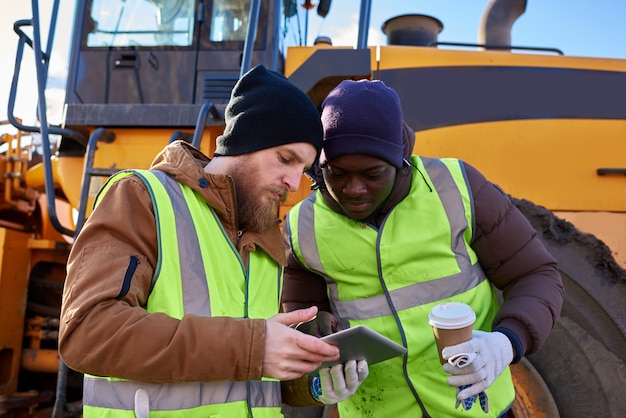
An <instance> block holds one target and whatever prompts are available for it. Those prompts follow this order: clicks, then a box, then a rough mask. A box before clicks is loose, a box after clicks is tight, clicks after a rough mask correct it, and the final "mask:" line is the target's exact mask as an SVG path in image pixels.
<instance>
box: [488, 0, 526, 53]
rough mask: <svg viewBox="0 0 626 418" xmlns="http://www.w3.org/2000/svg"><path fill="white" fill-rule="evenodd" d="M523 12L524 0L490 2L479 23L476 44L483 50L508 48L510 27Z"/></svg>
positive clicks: (495, 0)
mask: <svg viewBox="0 0 626 418" xmlns="http://www.w3.org/2000/svg"><path fill="white" fill-rule="evenodd" d="M525 11H526V0H492V1H491V2H490V3H489V5H488V6H487V8H486V9H485V12H484V13H483V16H482V19H481V21H480V26H479V28H478V43H479V44H481V45H485V47H484V49H506V47H510V46H511V27H512V26H513V23H515V21H516V20H517V18H518V17H520V16H521V15H522V14H523V13H524V12H525ZM490 47H491V48H490ZM503 47H504V48H503Z"/></svg>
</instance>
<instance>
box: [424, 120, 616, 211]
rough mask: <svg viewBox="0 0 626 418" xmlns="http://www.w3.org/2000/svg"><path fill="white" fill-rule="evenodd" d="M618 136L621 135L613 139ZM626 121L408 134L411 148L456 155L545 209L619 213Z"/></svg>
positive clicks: (513, 124)
mask: <svg viewBox="0 0 626 418" xmlns="http://www.w3.org/2000/svg"><path fill="white" fill-rule="evenodd" d="M620 138H622V140H620ZM623 138H626V121H623V120H572V119H568V120H554V119H537V120H521V121H505V122H489V123H476V124H468V125H459V126H453V127H447V128H439V129H431V130H427V131H422V132H418V133H417V134H416V144H415V152H416V153H418V154H421V155H425V156H433V157H456V158H461V159H463V160H465V161H467V162H468V163H470V164H472V165H473V166H475V167H476V168H477V169H479V170H480V171H482V172H483V174H485V175H486V176H487V177H488V178H490V179H491V180H492V181H494V182H495V183H498V184H499V185H500V186H501V187H502V188H504V189H505V190H506V191H507V192H508V193H510V194H511V195H513V196H515V197H517V198H524V199H528V200H530V201H532V202H534V203H536V204H539V205H541V206H545V207H547V208H549V209H551V210H564V211H570V210H581V211H593V210H603V211H626V176H624V175H605V176H599V175H598V174H596V170H597V169H598V168H624V167H626V141H625V140H623Z"/></svg>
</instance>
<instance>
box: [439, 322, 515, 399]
mask: <svg viewBox="0 0 626 418" xmlns="http://www.w3.org/2000/svg"><path fill="white" fill-rule="evenodd" d="M441 354H442V357H443V358H444V359H445V360H449V359H452V360H454V358H455V357H458V356H460V355H466V356H467V358H468V359H469V361H467V362H465V363H464V364H462V365H461V366H459V365H454V364H450V362H448V363H446V364H444V365H443V369H444V370H445V371H446V372H448V373H450V374H451V375H452V376H450V377H449V378H448V384H449V385H450V386H453V387H457V388H459V387H462V389H461V390H459V391H458V393H457V399H458V400H459V401H465V400H467V399H471V398H475V396H476V395H481V398H482V397H485V393H484V391H485V389H487V388H488V387H489V386H491V384H492V383H493V381H494V380H496V378H497V377H498V376H500V374H501V373H502V372H503V371H504V369H505V368H506V366H508V365H509V364H511V361H513V346H512V345H511V341H509V339H508V338H507V336H506V335H504V334H502V333H501V332H497V331H496V332H484V331H472V339H471V340H469V341H466V342H464V343H461V344H457V345H453V346H450V347H444V349H443V350H442V352H441ZM481 400H482V399H481ZM470 407H471V405H470ZM487 408H488V405H487ZM483 409H484V408H483Z"/></svg>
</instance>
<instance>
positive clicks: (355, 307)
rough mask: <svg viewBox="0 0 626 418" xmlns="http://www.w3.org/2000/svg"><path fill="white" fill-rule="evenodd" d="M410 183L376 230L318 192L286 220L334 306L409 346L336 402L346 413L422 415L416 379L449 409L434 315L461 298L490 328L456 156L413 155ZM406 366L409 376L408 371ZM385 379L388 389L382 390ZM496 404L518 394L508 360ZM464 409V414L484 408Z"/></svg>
mask: <svg viewBox="0 0 626 418" xmlns="http://www.w3.org/2000/svg"><path fill="white" fill-rule="evenodd" d="M412 163H413V164H414V165H415V166H416V167H417V169H418V170H419V172H420V173H422V174H423V175H424V179H423V180H422V176H421V175H419V173H416V174H415V175H414V177H413V182H412V184H411V192H410V193H409V195H407V197H405V198H404V199H403V200H402V201H401V202H399V203H398V204H397V205H396V206H395V207H394V208H393V210H392V211H391V212H390V213H389V214H388V215H387V217H386V218H385V220H384V221H383V223H382V225H381V226H380V228H379V230H377V229H375V228H373V227H371V226H369V225H368V226H366V227H363V225H362V224H361V222H359V221H355V220H352V219H350V218H348V217H346V216H344V215H341V214H338V213H336V212H334V211H333V210H332V209H331V208H330V207H328V205H326V203H325V202H324V199H323V198H322V197H321V194H320V192H316V193H312V194H311V195H309V197H307V199H305V200H304V201H302V202H301V203H300V204H298V205H296V206H294V208H293V209H292V210H291V211H290V212H289V214H288V217H287V222H286V226H285V227H286V228H287V231H288V233H289V237H290V240H291V245H292V248H293V250H294V254H295V256H296V257H297V258H298V259H299V260H300V261H301V262H302V264H303V265H304V266H305V267H306V268H308V269H310V270H312V271H314V272H315V273H317V274H319V275H321V276H322V277H324V279H325V280H326V283H327V285H328V293H329V300H330V303H331V309H332V311H333V313H334V314H335V315H337V317H338V319H339V320H340V321H341V322H345V321H348V322H349V324H350V326H355V325H358V324H364V325H367V326H369V327H371V328H373V329H375V330H376V331H378V332H380V333H382V334H383V335H385V336H387V337H388V338H391V339H393V340H395V341H396V342H398V343H400V344H403V345H405V346H406V347H408V348H409V350H408V355H407V357H406V359H404V358H402V357H398V358H395V359H392V360H389V361H386V362H384V363H380V364H376V365H373V366H372V367H371V368H370V372H371V373H370V376H369V377H368V378H367V379H366V380H365V381H364V382H363V384H362V385H361V387H359V390H358V392H357V393H356V394H355V395H354V396H352V397H351V398H349V399H347V400H346V401H345V402H342V403H341V404H340V416H342V417H343V416H346V417H351V416H359V415H358V414H360V416H363V415H366V414H367V413H375V411H377V410H378V409H379V408H380V407H381V406H382V405H385V406H386V407H387V406H388V405H393V406H392V407H391V410H385V413H386V414H387V415H388V416H394V417H404V416H407V417H408V416H420V409H419V407H418V404H417V402H416V400H415V398H414V396H413V394H412V392H411V390H410V389H409V384H407V383H409V382H410V385H412V386H413V387H414V388H416V390H417V392H418V393H419V396H420V399H421V400H422V401H423V402H424V404H425V405H426V409H427V410H428V412H429V413H430V414H431V416H451V414H450V413H451V411H453V409H454V408H453V407H454V397H455V389H454V388H451V387H450V386H448V385H447V383H446V378H447V376H448V375H447V374H446V373H445V372H444V371H443V368H442V367H441V365H440V364H439V361H438V357H437V350H436V346H435V342H434V337H433V335H432V330H431V328H430V326H429V325H428V313H429V312H430V310H431V309H432V307H433V306H434V305H435V304H437V303H439V302H443V301H449V300H455V301H459V302H465V303H467V304H469V305H470V306H472V307H473V309H474V310H475V311H476V314H477V321H476V323H475V328H476V329H483V330H488V331H490V330H491V322H492V320H493V318H494V316H495V314H496V312H497V309H498V306H497V300H496V296H495V292H494V291H493V289H492V287H491V284H490V282H489V281H488V280H486V277H485V274H484V272H483V271H482V269H481V267H480V265H479V264H478V259H477V256H476V254H475V253H474V251H473V250H472V248H471V247H470V242H471V239H472V231H473V226H474V225H473V222H474V216H473V213H472V211H473V204H472V201H471V193H470V191H469V189H468V186H467V183H466V179H465V176H464V171H463V169H462V166H461V165H460V163H459V161H458V160H454V159H429V158H419V157H415V156H414V157H412ZM405 375H406V376H407V377H406V378H405ZM381 388H384V390H381ZM488 393H489V397H490V399H491V401H492V402H491V404H492V411H493V412H494V413H496V412H502V411H503V410H504V409H505V408H506V407H507V406H508V405H509V404H510V403H511V402H512V400H513V396H514V390H513V386H512V383H511V380H510V374H509V371H508V369H507V370H505V372H504V373H503V375H502V376H501V377H500V378H499V379H497V380H496V382H495V383H494V384H493V385H492V387H491V388H489V389H488ZM476 409H477V410H478V411H479V412H480V414H478V413H477V412H472V411H463V412H464V413H465V414H464V416H468V417H471V416H474V415H473V413H476V416H486V417H488V416H490V415H485V414H484V413H483V412H482V410H481V409H480V408H476Z"/></svg>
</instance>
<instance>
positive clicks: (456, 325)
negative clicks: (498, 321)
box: [428, 302, 476, 364]
mask: <svg viewBox="0 0 626 418" xmlns="http://www.w3.org/2000/svg"><path fill="white" fill-rule="evenodd" d="M474 322H476V314H475V313H474V311H473V310H472V308H471V306H469V305H467V304H465V303H461V302H445V303H440V304H439V305H436V306H435V307H433V309H432V310H431V312H430V314H429V315H428V323H429V324H430V325H431V326H432V327H433V334H434V336H435V342H436V343H437V350H438V351H439V361H440V362H441V364H444V363H446V360H444V359H443V357H442V356H441V351H442V350H443V348H444V347H449V346H451V345H456V344H461V343H463V342H465V341H469V340H470V339H471V338H472V326H473V325H474Z"/></svg>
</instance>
